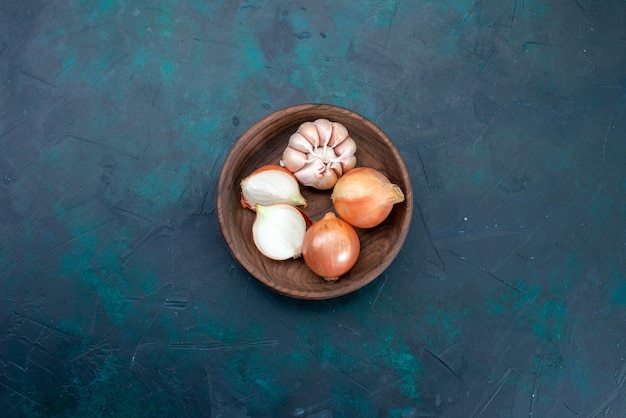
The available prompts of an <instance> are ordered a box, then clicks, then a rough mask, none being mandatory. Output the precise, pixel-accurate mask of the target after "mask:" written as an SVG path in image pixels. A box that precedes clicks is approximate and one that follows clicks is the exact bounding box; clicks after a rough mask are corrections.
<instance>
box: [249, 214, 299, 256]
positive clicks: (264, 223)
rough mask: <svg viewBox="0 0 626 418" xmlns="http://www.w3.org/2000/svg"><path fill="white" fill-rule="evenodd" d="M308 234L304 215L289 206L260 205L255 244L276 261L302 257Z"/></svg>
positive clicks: (253, 228)
mask: <svg viewBox="0 0 626 418" xmlns="http://www.w3.org/2000/svg"><path fill="white" fill-rule="evenodd" d="M305 233H306V222H305V220H304V217H303V216H302V213H301V212H300V211H299V210H298V209H296V208H295V207H293V206H291V205H288V204H286V203H277V204H274V205H269V206H263V205H256V218H255V220H254V224H253V225H252V239H253V241H254V245H255V246H256V247H257V248H258V250H259V251H260V252H261V254H263V255H264V256H266V257H268V258H271V259H272V260H287V259H290V258H297V257H300V255H301V254H302V243H303V242H304V234H305Z"/></svg>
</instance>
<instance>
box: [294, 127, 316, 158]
mask: <svg viewBox="0 0 626 418" xmlns="http://www.w3.org/2000/svg"><path fill="white" fill-rule="evenodd" d="M316 132H317V131H316ZM289 146H290V147H291V148H293V149H296V150H298V151H300V152H304V153H305V154H308V153H310V152H311V151H313V145H311V142H309V140H308V139H306V138H305V137H304V136H303V135H302V134H301V133H300V132H296V133H295V134H293V135H291V136H290V137H289Z"/></svg>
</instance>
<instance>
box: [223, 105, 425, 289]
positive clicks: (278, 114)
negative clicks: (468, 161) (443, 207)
mask: <svg viewBox="0 0 626 418" xmlns="http://www.w3.org/2000/svg"><path fill="white" fill-rule="evenodd" d="M312 110H319V112H320V113H326V114H328V113H331V112H333V111H338V112H340V113H342V115H344V116H347V117H350V118H354V119H355V120H360V121H361V122H362V123H363V124H365V125H367V126H368V129H370V130H372V131H374V132H376V135H377V137H378V138H379V139H380V140H382V141H383V142H384V143H385V145H386V146H387V147H388V148H389V151H390V152H391V154H393V157H394V159H395V161H396V162H397V164H398V168H399V171H400V173H401V174H402V180H403V182H404V183H405V184H406V185H405V189H406V190H403V192H404V194H405V202H406V208H405V211H406V214H405V216H404V218H403V222H402V223H401V224H400V233H399V237H398V239H397V240H396V242H397V245H395V246H394V247H392V251H390V252H389V253H388V254H387V257H386V258H385V260H384V261H383V262H381V263H380V264H379V265H377V266H375V267H374V268H373V269H371V270H370V272H371V273H370V274H368V275H367V278H364V279H360V280H356V281H353V282H351V283H350V285H347V286H343V287H341V288H337V289H333V290H324V291H319V292H314V291H310V290H307V291H300V290H298V289H294V288H287V287H285V286H282V285H280V284H279V283H276V282H274V281H272V280H267V279H266V278H265V276H264V275H263V274H262V272H261V271H260V270H259V269H258V268H256V267H255V266H254V265H253V264H252V263H250V262H249V261H248V260H247V259H241V258H239V257H238V256H237V254H236V251H235V250H234V249H235V242H234V240H233V238H232V237H231V236H228V235H227V234H226V232H225V231H226V230H227V220H226V216H227V215H226V213H225V212H226V211H225V205H224V204H223V203H222V202H223V200H224V199H225V197H224V196H223V195H224V189H225V188H226V183H227V180H226V174H227V172H228V171H229V166H230V164H229V163H230V162H231V160H236V159H237V157H238V156H239V153H238V150H239V146H238V145H239V144H244V143H246V142H248V141H250V139H252V138H254V137H255V136H256V133H257V131H258V130H259V129H261V128H262V127H263V126H265V125H267V124H268V123H272V122H275V121H277V120H279V119H280V118H282V117H284V115H285V114H289V115H291V114H294V113H301V112H310V111H312ZM216 211H217V218H218V223H219V227H220V232H221V234H222V237H223V238H224V241H225V243H226V246H227V248H228V251H229V252H230V254H231V256H232V257H233V258H234V259H235V261H236V262H237V263H238V264H239V265H240V266H241V267H242V268H243V269H244V270H245V271H246V272H247V273H248V274H250V275H251V276H252V277H254V278H255V279H256V280H257V281H259V282H260V283H261V284H263V285H264V286H266V287H268V288H270V289H271V290H273V291H275V292H277V293H279V294H282V295H285V296H289V297H292V298H296V299H309V300H323V299H332V298H337V297H341V296H345V295H347V294H350V293H353V292H355V291H357V290H359V289H360V288H362V287H364V286H366V285H368V284H369V283H371V282H372V281H374V280H375V279H377V278H378V277H380V276H381V275H382V273H383V272H384V271H385V270H386V269H387V268H388V267H389V266H390V265H391V263H392V262H393V261H394V260H395V259H396V257H397V255H398V253H399V252H400V250H401V249H402V247H403V245H404V242H405V240H406V237H407V235H408V232H409V227H410V224H411V220H412V217H413V191H412V186H411V181H410V176H409V172H408V170H407V168H406V164H405V163H404V160H403V159H402V156H401V155H400V153H399V151H398V150H397V148H396V147H395V145H394V144H393V142H392V141H391V140H390V139H389V137H388V136H387V135H386V134H385V133H384V132H383V131H382V129H380V128H379V127H378V126H377V125H376V124H374V123H373V122H372V121H370V120H369V119H367V118H365V117H364V116H362V115H360V114H358V113H356V112H354V111H352V110H350V109H347V108H345V107H341V106H336V105H331V104H324V103H304V104H297V105H291V106H287V107H284V108H281V109H277V110H275V111H272V112H270V113H269V114H267V115H266V116H264V117H262V118H261V119H259V120H257V121H256V122H254V123H253V124H252V125H251V126H250V127H249V128H248V129H246V130H245V131H244V133H243V134H242V135H240V136H239V138H238V139H237V140H236V141H235V143H234V144H233V146H232V147H231V149H230V151H229V152H228V154H227V156H226V158H225V160H224V162H223V164H222V168H221V169H220V174H219V178H218V183H217V188H216Z"/></svg>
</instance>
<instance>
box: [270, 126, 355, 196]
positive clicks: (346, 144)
mask: <svg viewBox="0 0 626 418" xmlns="http://www.w3.org/2000/svg"><path fill="white" fill-rule="evenodd" d="M355 152H356V143H355V142H354V139H352V138H351V137H350V135H349V134H348V130H347V129H346V127H345V126H343V125H342V124H341V123H338V122H331V121H329V120H328V119H317V120H315V121H314V122H304V123H303V124H301V125H300V127H299V128H298V130H297V131H296V132H295V133H294V134H293V135H291V137H290V138H289V144H288V146H287V148H285V151H283V159H282V160H281V165H282V166H284V167H285V168H287V169H288V170H289V171H291V172H292V173H293V174H294V176H296V178H297V179H298V181H299V182H300V183H302V184H303V185H305V186H311V187H315V188H316V189H320V190H328V189H331V188H332V187H333V186H334V185H335V183H336V182H337V179H338V178H339V177H341V175H342V174H343V173H345V172H347V171H349V170H350V169H352V168H353V167H354V166H355V165H356V156H355V155H354V154H355Z"/></svg>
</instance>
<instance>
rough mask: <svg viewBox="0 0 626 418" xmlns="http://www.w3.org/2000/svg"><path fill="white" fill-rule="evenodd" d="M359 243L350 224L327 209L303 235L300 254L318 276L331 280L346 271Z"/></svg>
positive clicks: (357, 256) (357, 250) (359, 247)
mask: <svg viewBox="0 0 626 418" xmlns="http://www.w3.org/2000/svg"><path fill="white" fill-rule="evenodd" d="M360 250H361V243H360V241H359V236H358V235H357V233H356V231H355V230H354V228H353V227H352V226H350V224H348V223H347V222H344V221H342V220H341V219H338V218H337V217H336V216H335V214H334V213H332V212H328V213H326V215H324V217H323V218H322V219H320V220H319V221H317V222H315V223H313V225H311V227H310V228H309V229H308V230H307V231H306V233H305V234H304V241H303V242H302V257H303V258H304V262H305V263H306V265H307V266H308V267H309V268H310V269H311V270H312V271H313V272H314V273H315V274H317V275H318V276H322V277H323V278H324V279H325V280H327V281H329V282H334V281H335V280H337V279H339V277H340V276H343V275H344V274H346V273H347V272H348V271H350V269H351V268H352V267H353V266H354V264H355V263H356V261H357V259H358V258H359V252H360Z"/></svg>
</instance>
